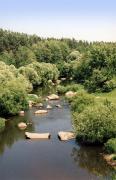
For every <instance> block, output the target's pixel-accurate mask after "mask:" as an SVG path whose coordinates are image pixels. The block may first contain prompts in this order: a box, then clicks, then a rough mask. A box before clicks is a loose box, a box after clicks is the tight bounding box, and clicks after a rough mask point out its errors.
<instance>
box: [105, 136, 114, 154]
mask: <svg viewBox="0 0 116 180" xmlns="http://www.w3.org/2000/svg"><path fill="white" fill-rule="evenodd" d="M104 146H105V150H106V152H108V153H116V138H112V139H109V140H108V141H107V142H106V143H105V144H104Z"/></svg>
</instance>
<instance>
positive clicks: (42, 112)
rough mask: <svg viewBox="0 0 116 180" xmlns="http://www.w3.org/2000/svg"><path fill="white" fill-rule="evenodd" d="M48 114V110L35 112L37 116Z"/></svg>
mask: <svg viewBox="0 0 116 180" xmlns="http://www.w3.org/2000/svg"><path fill="white" fill-rule="evenodd" d="M46 113H48V111H47V110H37V111H35V114H46Z"/></svg>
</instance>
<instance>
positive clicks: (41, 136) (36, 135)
mask: <svg viewBox="0 0 116 180" xmlns="http://www.w3.org/2000/svg"><path fill="white" fill-rule="evenodd" d="M25 136H26V138H28V139H49V138H50V133H30V132H25Z"/></svg>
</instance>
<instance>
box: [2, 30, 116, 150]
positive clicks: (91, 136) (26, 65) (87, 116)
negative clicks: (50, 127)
mask: <svg viewBox="0 0 116 180" xmlns="http://www.w3.org/2000/svg"><path fill="white" fill-rule="evenodd" d="M62 79H64V80H65V81H66V82H68V85H65V86H64V85H63V84H62V83H61V84H60V85H59V83H58V82H59V80H62ZM0 84H1V85H0V116H1V118H0V127H1V128H3V127H4V124H5V120H4V118H7V117H8V116H12V115H16V114H18V113H19V111H20V110H26V109H28V94H29V93H31V92H33V90H34V89H36V88H38V89H39V88H40V87H49V86H56V88H57V92H58V93H59V94H64V93H65V92H66V91H68V90H73V91H76V92H77V95H76V96H75V97H74V98H70V99H68V101H69V102H70V103H71V112H72V119H73V120H72V123H73V126H74V131H75V133H77V134H78V136H77V137H78V140H79V141H81V142H84V143H106V141H107V140H108V139H111V138H113V140H112V141H113V143H112V144H113V145H112V146H113V147H109V146H108V145H109V144H106V147H107V149H108V150H109V149H110V148H111V151H112V152H116V139H115V138H116V113H115V112H116V101H115V95H116V43H113V42H87V41H77V40H75V39H66V38H62V39H55V38H46V39H45V38H41V37H38V36H37V35H27V34H23V33H17V32H11V31H6V30H3V29H0ZM100 97H101V98H100ZM108 97H109V98H108Z"/></svg>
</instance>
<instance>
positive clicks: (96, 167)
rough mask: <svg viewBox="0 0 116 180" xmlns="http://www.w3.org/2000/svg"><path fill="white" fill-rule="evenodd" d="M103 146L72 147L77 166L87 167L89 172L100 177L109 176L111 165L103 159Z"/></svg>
mask: <svg viewBox="0 0 116 180" xmlns="http://www.w3.org/2000/svg"><path fill="white" fill-rule="evenodd" d="M101 152H102V147H95V146H94V147H91V146H86V147H85V146H80V148H76V147H74V148H73V149H72V154H71V156H72V157H73V159H74V161H75V163H76V165H77V166H79V167H81V168H84V169H86V170H87V171H88V172H89V173H92V174H95V175H97V176H99V177H107V176H108V177H109V175H110V173H111V172H112V173H113V171H112V169H111V167H110V166H108V165H107V163H106V162H105V161H104V160H103V157H102V155H101Z"/></svg>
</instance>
